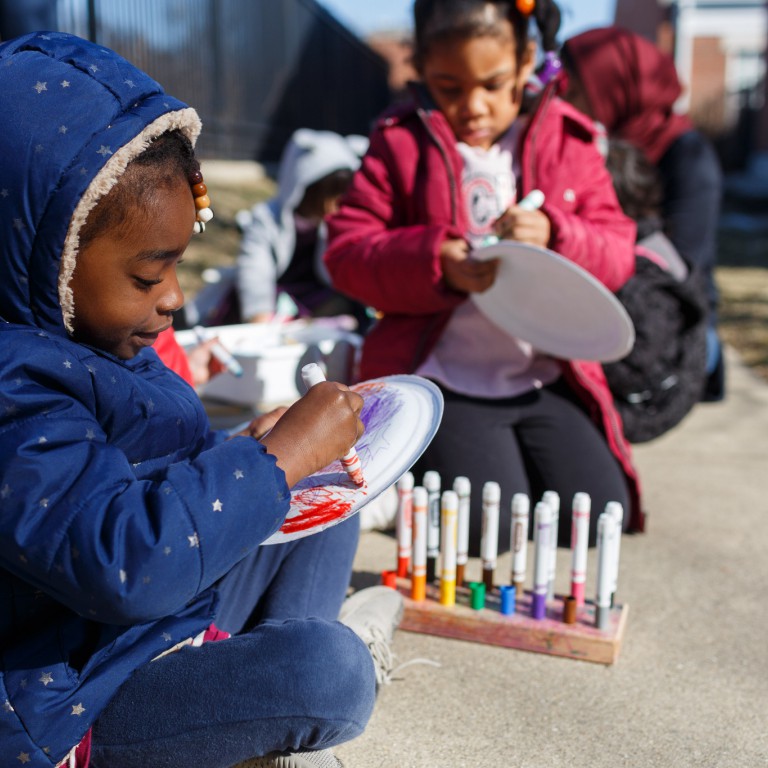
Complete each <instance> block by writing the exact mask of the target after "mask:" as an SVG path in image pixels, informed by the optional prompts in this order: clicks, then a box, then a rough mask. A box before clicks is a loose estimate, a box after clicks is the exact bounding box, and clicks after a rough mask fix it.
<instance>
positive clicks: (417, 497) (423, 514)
mask: <svg viewBox="0 0 768 768" xmlns="http://www.w3.org/2000/svg"><path fill="white" fill-rule="evenodd" d="M426 598H427V490H426V488H424V487H423V486H421V485H417V486H416V487H415V488H414V489H413V551H412V553H411V599H412V600H426Z"/></svg>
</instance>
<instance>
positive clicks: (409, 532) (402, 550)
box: [395, 472, 413, 579]
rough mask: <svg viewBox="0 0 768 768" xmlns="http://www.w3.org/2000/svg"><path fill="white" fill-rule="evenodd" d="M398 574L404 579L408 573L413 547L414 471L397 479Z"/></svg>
mask: <svg viewBox="0 0 768 768" xmlns="http://www.w3.org/2000/svg"><path fill="white" fill-rule="evenodd" d="M395 533H396V536H397V575H398V576H399V577H400V578H401V579H404V578H405V577H406V576H407V575H408V568H409V567H410V564H411V549H412V547H413V473H412V472H406V473H405V474H404V475H403V476H402V477H401V478H400V479H399V480H398V481H397V517H396V518H395Z"/></svg>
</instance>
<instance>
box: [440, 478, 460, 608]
mask: <svg viewBox="0 0 768 768" xmlns="http://www.w3.org/2000/svg"><path fill="white" fill-rule="evenodd" d="M458 518H459V497H458V496H457V495H456V492H455V491H443V495H442V496H441V497H440V605H455V604H456V538H457V533H458V531H457V528H458V523H459V520H458Z"/></svg>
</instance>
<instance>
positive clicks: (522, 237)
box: [484, 189, 552, 248]
mask: <svg viewBox="0 0 768 768" xmlns="http://www.w3.org/2000/svg"><path fill="white" fill-rule="evenodd" d="M542 205H544V193H543V192H542V191H541V190H540V189H534V190H531V192H529V193H528V194H527V195H526V196H525V197H524V198H523V199H522V200H521V201H520V202H519V203H517V204H516V205H513V206H512V207H510V208H508V209H507V210H506V211H504V213H502V214H501V216H499V218H498V219H496V222H495V223H494V225H493V229H494V232H495V233H496V234H495V236H494V235H489V236H488V237H487V238H486V242H485V243H484V244H485V245H492V244H493V243H495V242H498V240H516V241H517V242H519V243H529V244H530V245H539V246H541V247H542V248H546V247H547V244H548V243H549V238H550V236H551V234H552V227H551V224H550V222H549V217H548V216H547V215H546V214H545V213H542V212H541V211H540V210H539V208H541V206H542Z"/></svg>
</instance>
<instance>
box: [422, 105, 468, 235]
mask: <svg viewBox="0 0 768 768" xmlns="http://www.w3.org/2000/svg"><path fill="white" fill-rule="evenodd" d="M416 114H417V115H418V116H419V120H421V122H422V125H423V126H424V129H425V130H426V132H427V134H428V135H429V138H430V139H432V141H433V142H434V143H435V146H436V147H437V149H438V151H439V152H440V156H441V157H442V158H443V162H444V163H445V169H446V171H448V187H449V189H450V193H451V223H452V224H453V226H454V227H456V226H458V223H459V222H458V210H457V205H458V204H457V200H456V189H457V185H456V176H455V175H454V173H453V167H452V166H451V161H450V159H449V157H448V152H447V151H446V149H445V146H444V145H443V142H442V141H440V139H439V138H438V137H437V134H436V133H435V132H434V130H433V128H432V126H431V125H430V124H429V123H430V120H429V115H428V114H427V111H426V110H425V109H424V107H416Z"/></svg>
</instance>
